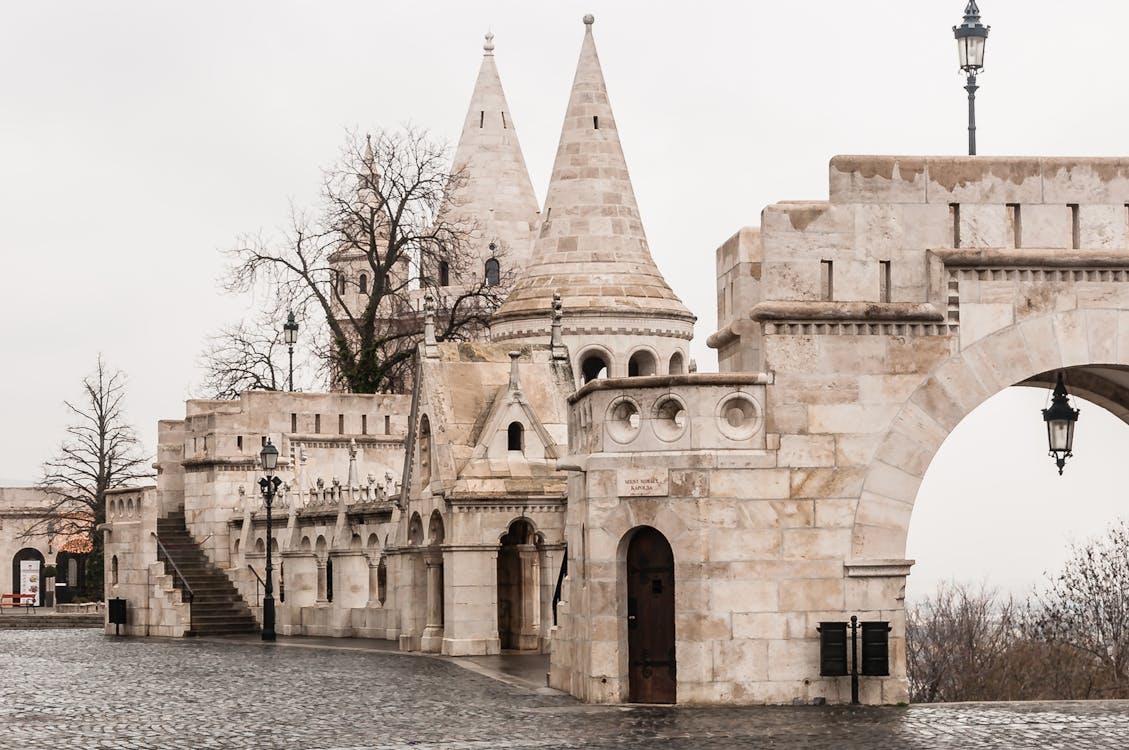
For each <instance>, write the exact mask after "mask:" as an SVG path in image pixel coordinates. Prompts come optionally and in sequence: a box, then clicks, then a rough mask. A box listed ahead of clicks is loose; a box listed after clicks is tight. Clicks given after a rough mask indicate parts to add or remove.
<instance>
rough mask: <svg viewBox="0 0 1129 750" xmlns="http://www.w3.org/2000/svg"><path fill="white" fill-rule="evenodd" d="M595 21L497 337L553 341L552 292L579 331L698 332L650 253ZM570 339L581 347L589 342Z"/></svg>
mask: <svg viewBox="0 0 1129 750" xmlns="http://www.w3.org/2000/svg"><path fill="white" fill-rule="evenodd" d="M592 23H593V18H592V16H590V15H589V16H585V18H584V24H585V33H584V41H583V44H582V45H581V49H580V59H579V61H578V63H577V66H576V77H575V79H574V80H573V83H572V93H571V95H570V97H569V102H568V109H567V111H566V113H565V119H564V126H563V127H562V129H561V139H560V145H559V146H558V147H557V156H556V162H555V163H554V165H553V174H552V178H551V182H550V184H549V191H548V195H547V196H546V199H545V210H544V212H543V214H542V217H541V218H542V222H541V229H540V232H539V234H538V236H537V238H536V239H535V240H534V245H533V257H532V260H531V262H530V264H529V267H528V268H527V270H526V272H525V275H524V276H522V277H521V278H520V279H519V280H518V282H517V284H515V285H514V290H513V292H511V294H510V296H509V297H508V298H507V300H506V302H505V303H504V304H503V305H502V306H501V307H500V308H498V310H497V312H496V313H495V314H494V319H493V322H492V324H491V336H492V338H495V339H508V338H540V332H542V331H543V332H544V335H545V336H546V337H547V336H548V330H549V326H550V315H549V308H550V304H551V300H552V298H553V293H554V292H559V293H560V294H561V296H562V298H563V300H564V305H565V308H566V309H567V310H568V318H567V323H568V325H569V327H570V328H571V329H572V332H574V333H578V334H579V333H583V332H584V331H586V330H591V331H596V330H604V331H607V330H608V329H609V326H610V327H613V328H614V327H622V328H629V329H635V330H640V331H642V332H643V335H655V334H654V333H653V332H657V331H662V332H664V333H663V334H660V335H667V336H673V337H675V338H680V339H689V338H690V337H691V336H692V335H693V323H694V320H695V318H694V315H693V314H692V313H691V312H690V311H689V310H688V309H687V308H686V306H685V305H683V304H682V302H681V301H679V299H678V297H676V296H675V294H674V292H673V291H671V289H670V287H669V286H668V285H667V283H666V281H665V280H664V279H663V277H662V274H661V273H660V272H659V270H658V268H657V267H656V265H655V262H654V260H653V259H652V258H651V253H650V249H649V248H648V245H647V237H646V235H645V233H644V231H643V224H642V222H641V221H640V218H639V208H638V206H637V205H636V202H635V191H634V190H633V189H632V186H631V179H630V177H629V176H628V173H627V163H626V161H625V160H624V156H623V149H622V147H621V145H620V141H619V131H618V128H617V125H616V121H615V116H614V114H613V113H612V108H611V104H610V103H609V101H608V92H607V86H606V85H605V83H604V74H603V71H602V70H601V67H600V59H599V56H598V55H597V53H596V42H595V40H594V39H593V36H592ZM628 319H629V320H628ZM571 343H572V344H573V346H570V348H573V349H574V350H575V346H576V345H578V344H583V343H584V342H583V341H577V340H574V341H572V342H571ZM574 353H575V351H574ZM611 369H612V370H613V372H612V374H613V375H614V374H616V373H615V372H614V368H611ZM624 374H626V373H624Z"/></svg>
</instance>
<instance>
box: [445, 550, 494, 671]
mask: <svg viewBox="0 0 1129 750" xmlns="http://www.w3.org/2000/svg"><path fill="white" fill-rule="evenodd" d="M443 556H444V558H445V559H446V561H447V565H446V566H445V567H444V570H443V587H444V597H445V600H446V601H449V602H452V604H453V606H452V607H451V610H450V617H449V618H448V619H447V620H446V621H445V622H444V623H443V653H444V654H448V655H450V656H471V655H474V656H478V655H483V654H497V653H500V652H501V644H500V642H499V639H498V545H496V544H489V545H481V546H479V545H458V546H449V547H447V548H446V549H444V552H443ZM456 561H457V562H456Z"/></svg>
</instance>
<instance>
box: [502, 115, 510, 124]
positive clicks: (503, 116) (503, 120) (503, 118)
mask: <svg viewBox="0 0 1129 750" xmlns="http://www.w3.org/2000/svg"><path fill="white" fill-rule="evenodd" d="M502 127H503V128H508V127H509V125H507V124H506V113H505V112H503V113H502Z"/></svg>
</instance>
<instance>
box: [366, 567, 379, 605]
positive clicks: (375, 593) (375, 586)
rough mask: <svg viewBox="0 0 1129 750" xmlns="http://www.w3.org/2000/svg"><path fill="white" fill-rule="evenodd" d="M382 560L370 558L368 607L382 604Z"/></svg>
mask: <svg viewBox="0 0 1129 750" xmlns="http://www.w3.org/2000/svg"><path fill="white" fill-rule="evenodd" d="M379 591H380V561H379V560H373V559H372V558H369V560H368V602H366V603H365V606H366V607H379V606H380V594H379Z"/></svg>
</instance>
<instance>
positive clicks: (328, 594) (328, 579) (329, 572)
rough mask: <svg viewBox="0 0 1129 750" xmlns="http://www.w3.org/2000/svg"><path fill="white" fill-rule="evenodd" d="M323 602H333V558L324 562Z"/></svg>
mask: <svg viewBox="0 0 1129 750" xmlns="http://www.w3.org/2000/svg"><path fill="white" fill-rule="evenodd" d="M325 600H326V601H327V602H331V601H333V558H332V557H330V558H327V559H326V561H325Z"/></svg>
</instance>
